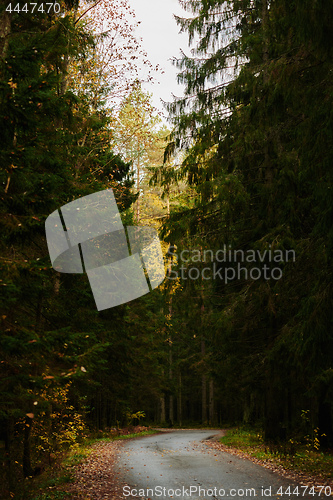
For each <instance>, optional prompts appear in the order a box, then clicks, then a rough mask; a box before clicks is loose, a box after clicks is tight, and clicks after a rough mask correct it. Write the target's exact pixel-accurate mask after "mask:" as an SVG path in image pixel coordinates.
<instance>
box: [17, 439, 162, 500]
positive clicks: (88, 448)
mask: <svg viewBox="0 0 333 500" xmlns="http://www.w3.org/2000/svg"><path fill="white" fill-rule="evenodd" d="M156 433H157V431H155V430H152V429H148V430H144V431H141V432H136V433H135V432H133V433H130V434H124V435H119V436H116V435H111V436H110V435H109V434H108V433H101V434H98V435H97V437H95V436H93V437H90V438H88V439H86V440H85V441H84V442H83V443H82V444H80V445H75V446H74V447H73V448H72V449H70V450H69V451H68V452H67V453H66V454H64V455H63V457H62V458H61V460H59V462H58V463H56V464H54V465H53V466H50V467H49V468H48V469H47V470H45V471H44V473H43V474H42V475H41V476H39V477H36V478H34V479H31V480H30V485H29V486H28V488H26V489H25V491H24V496H23V497H22V500H23V498H24V500H70V499H71V498H72V495H71V493H68V492H66V491H64V489H65V486H66V483H71V482H72V481H73V479H74V473H75V468H76V467H77V466H78V465H80V464H81V463H82V462H84V461H85V460H86V459H87V458H88V457H89V455H90V454H91V452H92V451H93V448H92V446H93V445H94V444H95V443H99V442H101V441H104V442H111V441H118V440H123V439H132V438H136V437H141V436H148V435H150V434H156ZM17 498H19V497H17ZM20 500H21V499H20Z"/></svg>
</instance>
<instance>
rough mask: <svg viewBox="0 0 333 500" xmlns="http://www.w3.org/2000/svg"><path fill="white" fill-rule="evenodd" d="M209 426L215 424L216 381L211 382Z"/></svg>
mask: <svg viewBox="0 0 333 500" xmlns="http://www.w3.org/2000/svg"><path fill="white" fill-rule="evenodd" d="M209 424H210V425H214V424H215V408H214V380H213V379H212V378H211V379H210V381H209Z"/></svg>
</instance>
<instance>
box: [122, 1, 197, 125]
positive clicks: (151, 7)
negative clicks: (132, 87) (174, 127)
mask: <svg viewBox="0 0 333 500" xmlns="http://www.w3.org/2000/svg"><path fill="white" fill-rule="evenodd" d="M129 4H130V5H131V7H132V8H133V10H134V11H135V13H136V17H137V20H138V21H141V24H140V25H139V27H138V29H137V31H136V34H137V35H138V36H139V37H141V38H142V47H143V48H144V49H145V51H146V52H147V54H148V58H149V60H150V62H151V63H152V64H153V65H157V64H158V65H159V66H160V67H161V68H162V69H163V70H164V71H165V73H164V74H162V75H159V76H158V81H159V82H160V83H159V84H154V85H146V86H145V90H147V91H149V92H151V93H152V94H153V104H154V106H155V107H156V108H157V109H159V110H161V111H163V112H164V113H165V115H166V111H165V110H164V107H163V105H162V103H161V99H163V100H164V101H168V102H170V101H172V93H173V94H174V95H176V96H181V95H182V88H183V87H182V85H178V84H177V68H175V67H174V66H173V65H172V63H171V61H170V59H172V58H173V57H179V56H180V49H181V48H182V49H183V50H184V52H186V53H189V49H188V35H187V34H186V33H182V34H179V27H178V26H177V23H176V21H175V19H174V18H173V14H177V15H179V16H180V17H186V13H184V11H183V10H182V8H181V7H180V5H179V4H178V0H129Z"/></svg>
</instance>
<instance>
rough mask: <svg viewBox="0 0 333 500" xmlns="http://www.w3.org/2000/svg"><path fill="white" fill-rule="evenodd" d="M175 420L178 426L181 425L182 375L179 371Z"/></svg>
mask: <svg viewBox="0 0 333 500" xmlns="http://www.w3.org/2000/svg"><path fill="white" fill-rule="evenodd" d="M177 420H178V425H182V374H181V371H180V370H179V375H178V401H177Z"/></svg>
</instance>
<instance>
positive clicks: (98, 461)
mask: <svg viewBox="0 0 333 500" xmlns="http://www.w3.org/2000/svg"><path fill="white" fill-rule="evenodd" d="M135 431H136V432H135V433H134V434H133V433H132V434H131V433H129V432H128V431H125V435H119V436H117V438H116V439H115V438H114V437H112V438H102V439H99V440H97V441H95V442H94V443H92V444H90V445H88V446H87V445H85V446H83V447H82V448H80V449H79V450H76V451H75V452H74V453H72V454H71V455H70V456H69V457H68V458H67V460H66V461H65V462H64V464H63V466H62V468H61V469H62V472H61V473H60V471H59V474H58V476H59V477H58V478H56V479H54V480H53V481H52V480H50V481H49V483H44V484H43V486H41V488H40V489H39V494H37V495H34V497H33V498H32V500H67V499H68V500H69V499H71V500H123V499H124V496H123V493H122V488H123V486H124V484H123V483H122V481H121V480H120V477H119V469H118V468H117V467H116V462H117V459H118V457H119V455H120V453H121V452H122V446H123V439H124V438H126V437H130V438H132V437H134V438H135V437H139V436H142V435H145V434H147V433H149V434H152V433H154V432H155V433H158V432H168V431H171V432H175V431H174V430H168V429H154V431H152V430H150V431H148V432H147V428H136V429H135ZM126 433H127V434H126ZM223 434H225V437H222V438H221V436H222V435H223ZM240 436H242V437H240ZM246 436H247V438H246V437H244V431H239V430H237V431H235V430H231V431H226V433H223V432H222V431H221V433H220V434H219V435H218V436H217V438H215V439H209V440H206V441H205V443H206V444H207V445H208V446H210V447H212V448H214V449H216V450H218V451H221V452H227V453H229V454H233V455H236V456H238V457H240V458H246V459H249V460H251V461H252V462H255V463H257V464H260V465H262V466H263V467H265V468H267V469H270V470H272V471H274V472H276V473H278V474H280V475H282V476H284V477H287V478H289V479H292V480H294V481H296V482H299V483H300V484H302V485H307V486H309V487H311V486H312V485H316V486H317V485H325V486H329V487H331V489H332V492H333V478H332V470H333V468H332V464H333V456H332V455H328V456H327V457H326V456H325V457H326V458H325V459H324V458H323V457H324V454H319V453H317V455H316V456H317V463H315V458H310V462H311V461H313V472H309V465H307V466H306V467H305V469H307V472H304V471H302V470H300V468H299V464H297V463H295V462H296V459H295V457H294V458H292V457H287V456H283V454H281V453H277V452H274V453H272V452H270V451H268V450H267V449H266V448H264V447H263V446H262V444H259V445H258V443H255V444H253V439H250V440H249V439H248V436H249V432H247V433H246ZM252 437H253V435H252ZM221 440H222V441H225V442H221ZM249 441H251V444H250V445H249ZM232 442H234V443H235V444H237V446H233V445H232V444H230V443H232ZM226 443H228V444H226ZM311 457H312V454H311ZM319 457H322V463H323V464H325V465H326V468H325V467H324V466H323V465H322V466H320V465H319V466H318V458H319ZM303 462H304V460H303ZM308 462H309V460H308ZM293 464H294V466H293ZM126 498H128V500H134V498H136V497H126ZM136 500H137V498H136Z"/></svg>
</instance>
